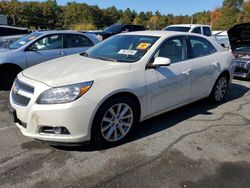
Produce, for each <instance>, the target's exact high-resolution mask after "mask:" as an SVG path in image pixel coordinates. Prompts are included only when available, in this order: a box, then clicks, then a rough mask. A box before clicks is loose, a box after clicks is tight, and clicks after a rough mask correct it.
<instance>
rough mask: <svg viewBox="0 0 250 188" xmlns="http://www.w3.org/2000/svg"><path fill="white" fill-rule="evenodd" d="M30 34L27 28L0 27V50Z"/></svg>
mask: <svg viewBox="0 0 250 188" xmlns="http://www.w3.org/2000/svg"><path fill="white" fill-rule="evenodd" d="M29 33H30V32H29V31H28V29H27V28H23V27H13V26H8V25H0V48H1V47H3V46H9V45H10V44H11V43H12V42H14V41H16V40H17V39H19V38H22V37H23V36H25V35H27V34H29Z"/></svg>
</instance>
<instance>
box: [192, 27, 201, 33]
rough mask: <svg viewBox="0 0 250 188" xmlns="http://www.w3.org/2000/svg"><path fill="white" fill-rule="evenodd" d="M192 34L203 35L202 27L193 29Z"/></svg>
mask: <svg viewBox="0 0 250 188" xmlns="http://www.w3.org/2000/svg"><path fill="white" fill-rule="evenodd" d="M192 33H197V34H201V27H196V28H194V29H193V31H192Z"/></svg>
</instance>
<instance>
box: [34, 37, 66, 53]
mask: <svg viewBox="0 0 250 188" xmlns="http://www.w3.org/2000/svg"><path fill="white" fill-rule="evenodd" d="M62 46H63V40H62V35H49V36H46V37H43V38H42V39H39V40H38V41H36V42H35V43H34V44H33V46H32V48H34V49H36V50H54V49H61V48H62Z"/></svg>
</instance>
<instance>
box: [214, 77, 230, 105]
mask: <svg viewBox="0 0 250 188" xmlns="http://www.w3.org/2000/svg"><path fill="white" fill-rule="evenodd" d="M227 87H228V83H227V79H226V78H225V77H223V76H222V77H221V78H219V80H218V82H217V84H216V86H215V96H214V97H215V100H216V101H218V102H219V101H221V100H222V99H223V98H224V96H225V94H226V92H227Z"/></svg>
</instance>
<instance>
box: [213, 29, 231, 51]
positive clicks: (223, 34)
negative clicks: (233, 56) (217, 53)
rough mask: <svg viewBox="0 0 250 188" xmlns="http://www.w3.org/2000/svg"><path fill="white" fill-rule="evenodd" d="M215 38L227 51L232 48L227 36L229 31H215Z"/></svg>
mask: <svg viewBox="0 0 250 188" xmlns="http://www.w3.org/2000/svg"><path fill="white" fill-rule="evenodd" d="M213 36H214V37H215V39H216V40H217V41H218V43H219V44H220V45H221V46H223V47H224V48H227V49H229V48H230V42H229V38H228V35H227V31H213Z"/></svg>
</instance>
